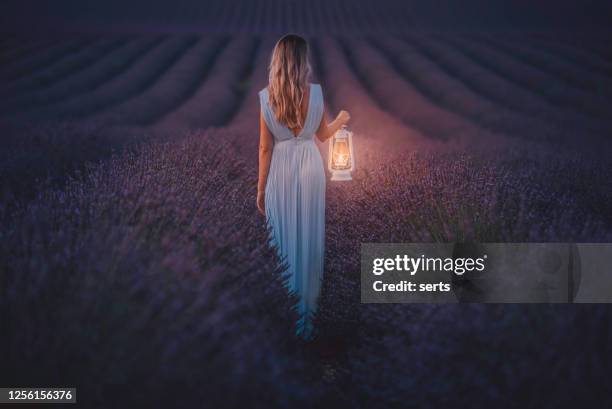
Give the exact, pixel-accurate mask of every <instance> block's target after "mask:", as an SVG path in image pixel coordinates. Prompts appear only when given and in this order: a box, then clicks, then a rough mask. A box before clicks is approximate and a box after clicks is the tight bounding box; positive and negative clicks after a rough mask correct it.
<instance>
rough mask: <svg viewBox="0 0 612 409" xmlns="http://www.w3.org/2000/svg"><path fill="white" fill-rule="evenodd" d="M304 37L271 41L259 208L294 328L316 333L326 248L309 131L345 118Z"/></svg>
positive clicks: (321, 178)
mask: <svg viewBox="0 0 612 409" xmlns="http://www.w3.org/2000/svg"><path fill="white" fill-rule="evenodd" d="M310 72H311V70H310V63H309V61H308V44H307V43H306V40H304V39H303V38H302V37H300V36H297V35H294V34H289V35H286V36H284V37H282V38H281V39H280V40H279V41H278V42H277V43H276V46H275V47H274V50H273V52H272V59H271V61H270V67H269V83H268V86H267V87H266V88H264V89H262V90H261V91H260V92H259V99H260V103H261V115H260V120H259V124H260V125H259V127H260V136H259V181H258V184H257V207H258V209H259V211H260V212H261V213H262V214H263V215H264V216H266V219H267V223H268V224H269V225H270V227H271V230H272V238H271V242H272V244H273V245H274V246H275V247H276V248H277V251H278V254H279V257H280V258H281V259H283V260H284V261H286V263H287V265H288V270H287V273H288V282H287V285H288V289H289V291H290V292H291V293H294V294H296V295H297V296H298V298H299V302H298V313H299V316H300V318H299V320H298V322H297V329H296V332H297V334H298V335H299V336H301V337H302V338H304V339H310V338H311V337H312V335H313V326H312V317H313V314H314V313H315V312H316V310H317V299H318V297H319V290H320V288H321V279H322V275H323V256H324V254H325V251H324V244H325V171H324V168H323V160H322V159H321V154H320V153H319V149H318V148H317V145H316V143H315V141H314V136H315V134H316V136H317V137H318V138H319V140H320V141H321V142H324V141H325V140H327V139H329V138H330V137H331V136H332V135H333V134H334V133H335V132H336V131H337V130H338V129H340V128H341V127H342V126H343V125H345V124H346V123H347V122H348V120H349V118H350V117H349V114H348V112H346V111H340V113H339V114H338V117H337V118H336V119H335V120H334V121H333V122H331V123H329V124H328V123H327V122H326V120H325V117H324V115H323V94H322V91H321V86H320V85H319V84H311V83H310V82H309V79H310Z"/></svg>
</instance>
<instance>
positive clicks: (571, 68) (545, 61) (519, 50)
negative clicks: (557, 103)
mask: <svg viewBox="0 0 612 409" xmlns="http://www.w3.org/2000/svg"><path fill="white" fill-rule="evenodd" d="M476 38H477V39H479V40H481V41H483V42H485V43H486V44H489V45H491V46H492V47H494V48H496V49H499V50H503V51H505V52H506V53H507V54H509V55H511V56H514V57H515V58H517V59H518V60H520V61H522V62H525V63H526V64H528V65H530V66H531V67H532V68H533V69H534V70H538V71H540V72H542V73H543V74H544V75H547V76H551V77H555V78H556V81H557V82H558V83H560V84H564V85H565V86H567V87H568V88H569V87H571V88H573V89H575V90H576V91H575V92H577V94H578V93H580V92H584V93H585V94H584V95H583V99H588V100H594V101H598V100H600V101H601V102H602V103H605V102H606V101H609V100H610V99H611V98H612V79H610V78H608V77H606V76H603V75H599V74H597V73H596V72H593V70H591V69H585V67H584V66H583V65H582V64H572V63H569V62H567V61H565V60H563V59H562V58H559V57H557V56H556V55H554V54H552V53H550V52H548V50H547V49H546V48H545V47H542V46H529V45H526V44H525V42H524V41H517V40H514V41H512V40H507V39H503V40H502V39H499V38H493V37H492V36H490V35H483V34H481V35H478V36H476ZM578 95H580V94H578Z"/></svg>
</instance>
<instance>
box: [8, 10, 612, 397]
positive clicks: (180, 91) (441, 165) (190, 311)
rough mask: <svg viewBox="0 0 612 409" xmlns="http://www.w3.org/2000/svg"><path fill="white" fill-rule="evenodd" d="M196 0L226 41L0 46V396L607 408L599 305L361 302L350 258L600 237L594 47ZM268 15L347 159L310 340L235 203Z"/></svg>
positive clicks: (80, 39)
mask: <svg viewBox="0 0 612 409" xmlns="http://www.w3.org/2000/svg"><path fill="white" fill-rule="evenodd" d="M213 3H214V5H215V7H217V9H215V10H216V11H215V13H217V14H214V13H212V12H211V15H206V19H209V20H210V21H217V22H218V21H219V20H218V19H217V20H215V19H214V16H219V15H222V16H225V17H224V18H225V19H226V20H223V21H224V22H226V23H227V26H226V28H227V30H225V31H223V30H222V26H223V24H217V26H214V27H213V28H212V29H209V30H208V31H206V32H202V31H194V30H190V28H191V27H192V26H190V25H188V24H185V23H183V25H182V27H183V28H184V30H176V29H172V30H170V29H164V30H155V29H154V28H153V27H152V26H151V25H150V23H149V22H143V23H142V24H139V25H138V29H137V30H135V29H134V30H127V29H125V27H123V26H122V25H121V24H119V25H120V26H121V28H122V29H121V30H119V29H117V30H112V31H111V30H107V31H104V30H101V29H99V28H96V29H95V30H93V29H92V30H83V31H80V32H79V33H80V34H79V35H74V31H72V32H64V33H59V32H54V34H53V35H49V34H47V35H40V34H31V35H26V34H23V33H17V32H14V33H13V32H11V33H8V34H5V35H4V36H3V37H1V40H0V132H1V142H2V149H0V183H1V190H0V347H1V348H2V350H3V351H4V352H5V354H4V356H3V359H2V361H1V362H0V385H6V386H9V385H31V386H35V385H42V386H52V385H58V386H66V385H71V386H72V385H74V386H76V387H77V388H78V391H79V403H80V404H82V405H83V406H84V407H94V408H108V407H126V408H128V407H140V406H143V405H144V406H149V407H178V408H183V407H185V408H193V407H194V406H198V407H210V408H222V407H261V408H275V407H294V408H302V407H303V408H310V407H330V406H329V405H332V406H331V407H339V408H340V407H351V408H360V407H380V408H390V407H423V406H429V405H431V406H434V407H438V406H444V407H449V408H454V407H473V408H489V407H523V408H548V407H551V408H553V407H554V408H559V407H567V405H570V404H571V403H572V402H580V403H581V405H582V406H583V407H606V404H607V403H610V400H611V398H610V389H609V388H610V383H609V380H608V378H609V373H610V371H611V370H612V342H611V341H612V339H611V333H610V326H611V324H612V310H611V309H610V308H609V307H607V306H605V305H553V304H551V305H445V306H436V305H406V304H398V305H379V304H361V303H360V291H359V279H360V271H359V270H360V259H359V249H360V243H362V242H448V241H472V240H476V241H482V242H527V241H529V242H549V241H550V242H558V241H561V242H565V241H575V242H611V241H612V183H611V182H610V181H611V180H612V166H611V162H612V148H611V145H610V140H611V139H612V115H610V112H611V110H610V106H611V102H612V45H611V43H610V41H609V40H610V38H611V37H605V36H602V35H600V34H597V33H594V32H580V33H575V34H567V33H566V34H565V35H559V33H558V32H546V31H519V30H514V31H512V30H509V31H499V32H491V31H487V30H481V31H477V30H470V31H467V30H466V31H460V30H453V31H447V30H416V29H415V30H410V29H401V21H403V20H402V19H406V20H409V19H410V13H406V14H405V15H396V16H395V17H393V16H394V11H393V9H391V10H390V11H388V12H387V14H384V15H380V16H377V20H376V22H377V24H374V25H373V26H372V29H371V30H359V29H358V27H360V25H365V24H367V21H368V17H369V16H371V13H373V11H372V10H374V9H375V8H368V7H371V5H369V6H368V7H364V8H362V9H358V8H352V9H350V13H348V14H346V15H345V14H343V11H342V9H341V8H339V9H338V10H336V11H334V10H333V9H328V8H325V7H324V6H323V3H322V2H315V3H316V5H315V6H313V7H312V9H310V10H311V11H312V13H311V14H306V15H307V17H305V18H304V19H300V17H299V13H297V12H291V13H290V12H288V13H287V14H286V16H293V17H290V18H294V20H293V23H286V20H283V21H285V23H284V24H279V25H278V26H274V27H272V29H269V30H268V29H262V27H268V26H267V25H265V24H264V23H265V22H266V21H268V20H274V17H270V16H271V13H274V11H273V10H283V9H280V8H274V7H273V6H270V7H269V8H264V9H261V8H257V7H254V6H253V5H250V6H249V7H252V8H253V9H252V10H253V11H252V12H249V11H248V10H246V11H244V14H242V15H241V16H239V18H238V19H237V20H232V18H233V17H232V16H234V15H233V14H232V13H231V10H230V9H229V8H228V9H224V8H223V2H213ZM271 3H273V2H267V3H266V4H268V5H269V4H271ZM315 3H313V4H315ZM228 7H229V6H228ZM224 10H225V11H224ZM249 10H250V9H249ZM271 10H272V11H271ZM288 10H291V9H288ZM330 10H331V11H330ZM202 13H203V12H202ZM223 13H226V14H223ZM309 13H310V11H309ZM334 13H335V14H334ZM204 14H205V13H203V14H202V15H204ZM183 15H184V16H187V15H189V16H191V15H192V14H190V13H189V10H188V9H187V10H186V11H184V14H183ZM247 16H248V20H246V21H247V23H244V21H245V20H244V19H245V18H247ZM334 16H343V17H342V18H341V20H342V21H344V23H343V24H345V25H344V26H342V25H339V24H335V25H334V26H333V29H330V30H320V29H319V28H320V27H329V26H330V24H328V23H329V22H330V21H335V20H334ZM193 18H194V20H196V19H197V18H198V14H195V15H193ZM241 18H242V19H243V20H241ZM338 18H339V17H338ZM202 19H204V17H201V19H200V20H198V21H203V20H202ZM385 19H386V20H385ZM209 20H206V21H207V22H208V23H210V21H209ZM232 21H233V23H232ZM290 21H291V20H290ZM385 21H389V22H391V23H394V25H393V27H391V28H393V29H391V28H389V27H387V26H386V24H385ZM241 22H242V23H244V24H242V23H241ZM391 23H389V24H391ZM232 24H233V25H232ZM177 25H178V23H177V22H176V21H171V22H168V27H170V26H172V27H174V28H175V26H177ZM143 27H144V28H143ZM164 27H165V26H164ZM168 27H166V28H168ZM77 28H79V29H81V30H82V27H77ZM77 28H73V29H74V30H76V29H77ZM288 28H294V29H295V30H299V31H300V32H304V33H306V34H307V36H308V39H309V41H310V45H311V58H312V63H313V68H314V78H313V82H318V83H321V84H322V86H323V92H324V96H325V100H326V114H327V115H328V116H329V117H332V116H333V115H335V114H336V113H337V112H338V110H340V109H346V110H348V111H349V112H350V113H351V116H352V119H351V123H350V128H351V130H353V131H354V133H355V151H356V158H357V169H356V171H355V174H354V180H353V181H352V182H328V184H327V208H326V218H327V223H326V229H327V230H326V233H327V235H326V260H325V275H324V283H323V293H322V298H321V300H320V303H321V304H320V314H319V316H318V317H317V328H318V334H317V340H316V342H315V343H313V344H312V345H304V344H302V343H301V342H299V341H298V340H297V339H295V338H294V336H293V329H292V325H293V322H294V320H295V316H294V313H293V312H292V310H291V306H292V305H293V303H294V301H295V300H294V299H292V298H291V297H289V296H288V295H287V294H286V292H285V290H284V288H283V282H282V281H281V278H280V277H281V272H282V271H283V268H284V266H283V263H282V260H278V259H277V258H276V256H275V252H274V250H273V249H271V248H270V247H269V246H268V245H267V241H266V238H267V231H266V229H265V223H264V220H263V219H262V218H261V216H260V215H259V214H258V213H257V209H256V207H255V194H256V181H257V148H258V136H259V135H258V115H259V103H258V99H257V92H258V91H259V90H260V89H261V88H263V87H264V86H265V85H266V81H267V71H266V70H267V62H268V59H269V55H270V52H271V50H272V47H273V45H274V42H275V41H276V40H277V38H278V33H279V32H281V31H282V30H285V29H288ZM67 31H68V30H67ZM326 147H327V146H326V145H322V146H321V152H322V154H323V155H324V157H325V156H326ZM602 405H603V406H602Z"/></svg>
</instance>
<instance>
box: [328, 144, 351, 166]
mask: <svg viewBox="0 0 612 409" xmlns="http://www.w3.org/2000/svg"><path fill="white" fill-rule="evenodd" d="M332 156H333V161H332V167H333V168H334V169H338V170H340V169H350V167H351V164H350V153H349V147H348V143H347V141H346V140H336V141H334V147H333V151H332Z"/></svg>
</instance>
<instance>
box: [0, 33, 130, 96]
mask: <svg viewBox="0 0 612 409" xmlns="http://www.w3.org/2000/svg"><path fill="white" fill-rule="evenodd" d="M125 43H126V40H125V39H124V38H114V39H108V40H101V41H99V42H97V43H95V44H92V45H91V46H90V47H87V48H85V49H83V50H81V51H80V52H78V53H74V54H72V55H70V56H68V57H66V58H62V59H60V60H58V61H57V62H55V63H53V64H49V65H48V66H47V67H46V68H45V69H44V70H43V71H42V72H40V71H39V72H37V73H36V74H34V75H32V76H27V77H23V78H22V79H20V80H17V81H13V82H11V83H10V84H8V85H7V86H6V87H4V86H3V87H0V94H2V95H6V96H8V97H9V98H8V99H7V100H5V101H4V102H6V104H2V106H3V107H4V106H5V105H10V104H11V101H12V100H13V99H16V98H17V99H22V98H27V97H28V95H30V94H31V93H34V92H40V91H43V90H44V89H46V88H47V87H50V86H52V85H53V84H55V83H56V82H60V81H62V80H65V79H66V78H69V77H71V76H72V75H78V74H79V72H81V71H83V70H86V69H88V68H90V67H91V66H94V65H95V64H96V63H97V62H99V61H100V60H101V59H102V58H104V57H105V56H107V55H109V54H111V53H112V52H114V51H116V50H117V49H119V48H121V46H122V45H124V44H125Z"/></svg>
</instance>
